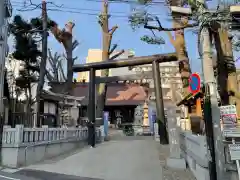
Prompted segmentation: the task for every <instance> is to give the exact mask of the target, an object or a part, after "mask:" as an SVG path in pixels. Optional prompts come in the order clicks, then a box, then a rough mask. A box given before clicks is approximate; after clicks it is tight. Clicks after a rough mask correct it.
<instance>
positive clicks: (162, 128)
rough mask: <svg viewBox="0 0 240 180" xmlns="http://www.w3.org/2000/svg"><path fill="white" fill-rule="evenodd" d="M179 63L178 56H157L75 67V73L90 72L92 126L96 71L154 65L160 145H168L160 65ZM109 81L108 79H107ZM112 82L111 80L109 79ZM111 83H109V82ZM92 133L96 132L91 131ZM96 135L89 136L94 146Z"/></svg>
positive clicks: (89, 106) (90, 116)
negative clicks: (172, 62)
mask: <svg viewBox="0 0 240 180" xmlns="http://www.w3.org/2000/svg"><path fill="white" fill-rule="evenodd" d="M171 61H177V57H176V54H174V53H169V54H156V55H151V56H142V57H132V58H128V59H121V60H115V61H102V62H97V63H86V64H79V65H74V66H73V71H74V72H84V71H89V100H88V103H89V104H88V118H89V121H90V122H92V124H95V119H96V117H95V108H96V104H95V93H96V90H95V84H96V76H95V72H96V70H103V69H111V68H120V67H129V66H139V65H144V64H152V70H153V80H154V88H155V96H156V107H157V121H158V127H159V135H160V143H161V144H168V136H167V130H166V119H165V113H164V106H163V96H162V88H161V77H160V68H159V63H163V62H171ZM106 80H107V79H106ZM109 80H110V79H109ZM108 82H109V81H108ZM91 132H92V133H93V132H95V130H94V131H93V130H92V131H91ZM94 134H95V133H93V134H89V136H90V137H92V140H90V141H91V142H92V143H91V144H92V145H93V146H94V145H95V135H94Z"/></svg>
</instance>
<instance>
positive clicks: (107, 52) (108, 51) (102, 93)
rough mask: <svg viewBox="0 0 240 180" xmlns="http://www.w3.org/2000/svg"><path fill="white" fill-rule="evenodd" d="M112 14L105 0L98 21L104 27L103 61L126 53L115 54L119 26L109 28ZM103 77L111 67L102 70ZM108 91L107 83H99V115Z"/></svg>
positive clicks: (122, 51) (97, 112)
mask: <svg viewBox="0 0 240 180" xmlns="http://www.w3.org/2000/svg"><path fill="white" fill-rule="evenodd" d="M109 18H110V15H109V14H108V0H103V11H102V13H101V14H100V15H99V19H98V23H99V24H100V26H101V28H102V61H108V60H110V61H111V60H114V59H115V58H117V57H119V56H120V55H121V54H123V53H124V50H121V51H120V52H118V53H116V54H113V53H114V51H115V50H116V48H117V44H113V46H111V43H112V37H113V34H114V32H115V31H116V30H117V28H118V26H117V25H115V26H113V27H112V28H109V22H108V20H109ZM101 76H102V77H107V76H109V69H107V70H102V71H101ZM106 93H107V84H106V83H102V84H99V89H98V99H97V111H96V115H97V117H102V116H103V110H104V106H105V102H106Z"/></svg>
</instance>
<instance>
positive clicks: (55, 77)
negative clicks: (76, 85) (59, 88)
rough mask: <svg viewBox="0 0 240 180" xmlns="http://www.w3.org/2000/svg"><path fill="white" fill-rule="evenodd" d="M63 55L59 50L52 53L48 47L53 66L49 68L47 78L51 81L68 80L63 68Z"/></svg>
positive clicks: (49, 60)
mask: <svg viewBox="0 0 240 180" xmlns="http://www.w3.org/2000/svg"><path fill="white" fill-rule="evenodd" d="M62 61H63V56H61V55H59V54H58V53H57V52H55V53H54V55H53V54H52V52H51V50H50V49H48V62H49V65H50V66H51V67H50V68H49V69H47V73H46V76H47V79H48V81H50V82H65V81H66V80H67V78H66V76H65V73H64V70H63V63H62Z"/></svg>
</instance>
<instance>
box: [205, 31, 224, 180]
mask: <svg viewBox="0 0 240 180" xmlns="http://www.w3.org/2000/svg"><path fill="white" fill-rule="evenodd" d="M201 39H202V50H203V60H202V66H203V76H204V84H205V88H206V95H205V102H204V119H205V123H206V134H207V144H208V149H209V151H210V155H211V160H210V163H209V168H210V170H209V171H210V179H211V180H223V179H225V178H224V175H225V173H224V172H225V171H224V161H225V160H224V158H225V157H224V152H223V151H224V148H223V142H222V138H221V125H220V110H219V107H218V99H217V85H216V81H215V78H214V71H213V61H212V57H211V43H210V33H209V29H208V28H206V27H204V28H203V29H202V31H201Z"/></svg>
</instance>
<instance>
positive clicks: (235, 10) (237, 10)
mask: <svg viewBox="0 0 240 180" xmlns="http://www.w3.org/2000/svg"><path fill="white" fill-rule="evenodd" d="M230 13H231V14H240V5H232V6H230Z"/></svg>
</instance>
